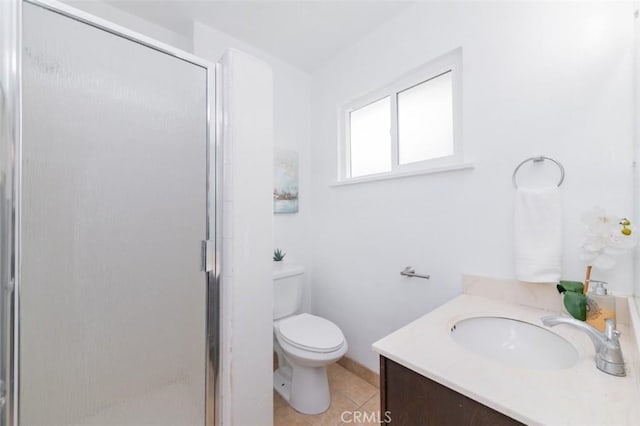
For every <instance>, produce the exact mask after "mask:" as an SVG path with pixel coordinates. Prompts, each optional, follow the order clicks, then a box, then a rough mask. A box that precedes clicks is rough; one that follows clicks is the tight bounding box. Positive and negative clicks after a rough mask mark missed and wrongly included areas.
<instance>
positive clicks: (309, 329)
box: [276, 313, 345, 353]
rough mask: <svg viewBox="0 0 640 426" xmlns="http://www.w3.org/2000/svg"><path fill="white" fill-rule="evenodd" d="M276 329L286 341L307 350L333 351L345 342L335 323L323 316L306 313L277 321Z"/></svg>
mask: <svg viewBox="0 0 640 426" xmlns="http://www.w3.org/2000/svg"><path fill="white" fill-rule="evenodd" d="M276 330H277V332H278V335H279V337H280V338H281V339H282V340H284V341H285V342H286V343H288V344H289V345H291V346H293V347H296V348H299V349H303V350H306V351H309V352H319V353H329V352H334V351H336V350H338V349H340V348H341V347H342V346H343V345H344V343H345V339H344V335H343V334H342V331H341V330H340V328H338V326H337V325H335V324H334V323H332V322H331V321H329V320H327V319H325V318H321V317H317V316H315V315H311V314H306V313H305V314H300V315H294V316H292V317H288V318H285V319H283V320H281V321H278V323H277V324H276Z"/></svg>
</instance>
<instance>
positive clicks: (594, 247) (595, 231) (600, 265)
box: [580, 207, 638, 270]
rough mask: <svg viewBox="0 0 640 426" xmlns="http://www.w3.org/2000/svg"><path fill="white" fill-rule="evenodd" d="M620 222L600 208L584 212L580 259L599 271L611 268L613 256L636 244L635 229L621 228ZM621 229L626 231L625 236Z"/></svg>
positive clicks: (614, 262) (613, 260)
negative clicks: (583, 231) (583, 232)
mask: <svg viewBox="0 0 640 426" xmlns="http://www.w3.org/2000/svg"><path fill="white" fill-rule="evenodd" d="M622 220H623V219H622V218H618V217H615V216H610V215H607V214H606V212H605V211H604V209H602V208H600V207H594V208H593V209H591V210H588V211H586V212H584V213H583V214H582V223H583V224H584V226H585V238H584V240H583V242H582V253H581V255H580V259H581V260H583V261H585V262H587V263H588V264H589V265H592V266H593V267H594V268H597V269H600V270H607V269H611V268H613V266H614V265H615V264H616V260H615V256H620V255H622V254H624V253H626V252H628V251H629V250H631V249H632V248H633V247H635V245H636V244H637V243H638V238H637V236H636V233H635V232H634V231H635V228H634V227H632V226H631V225H624V226H623V225H622ZM623 229H627V233H626V234H625V233H623ZM629 231H630V232H629Z"/></svg>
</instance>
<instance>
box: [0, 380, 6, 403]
mask: <svg viewBox="0 0 640 426" xmlns="http://www.w3.org/2000/svg"><path fill="white" fill-rule="evenodd" d="M6 403H7V387H6V386H5V384H4V380H0V408H4V406H5V404H6Z"/></svg>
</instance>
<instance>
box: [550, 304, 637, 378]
mask: <svg viewBox="0 0 640 426" xmlns="http://www.w3.org/2000/svg"><path fill="white" fill-rule="evenodd" d="M540 320H541V321H542V323H543V324H544V325H546V326H547V327H553V326H554V325H558V324H567V325H571V326H573V327H576V328H577V329H579V330H582V331H584V332H585V333H587V335H588V336H589V337H590V338H591V341H592V342H593V346H595V348H596V367H598V370H600V371H604V372H605V373H607V374H611V375H614V376H625V375H626V373H625V371H624V359H623V357H622V349H621V348H620V341H619V340H618V336H620V332H619V331H618V330H616V329H615V328H616V320H614V319H611V318H607V319H606V320H605V326H604V333H601V332H600V331H598V330H597V329H595V328H594V327H592V326H591V325H589V324H587V323H586V322H584V321H578V320H577V319H574V318H569V317H565V316H560V315H551V316H547V317H542V318H540Z"/></svg>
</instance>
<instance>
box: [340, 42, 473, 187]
mask: <svg viewBox="0 0 640 426" xmlns="http://www.w3.org/2000/svg"><path fill="white" fill-rule="evenodd" d="M460 60H461V51H460V49H457V50H455V51H454V52H451V53H449V54H447V55H444V56H442V57H441V58H439V59H437V60H435V61H433V62H430V63H428V64H426V65H424V66H423V67H421V68H420V69H418V70H416V71H414V72H412V73H411V74H410V75H408V76H405V77H403V78H402V79H400V80H398V81H396V82H395V83H393V84H391V85H389V86H387V87H386V88H384V89H381V90H378V91H376V92H374V93H372V94H370V95H368V96H366V97H363V98H361V99H359V100H357V101H355V102H353V103H351V104H349V105H347V106H346V107H345V108H343V109H342V114H341V120H342V125H341V128H342V133H341V134H342V137H341V141H340V148H341V154H342V155H341V167H340V171H341V173H340V176H339V181H342V182H349V181H353V180H357V181H362V180H371V179H369V178H387V177H397V176H405V175H408V174H419V173H430V172H433V171H441V170H453V169H460V168H468V167H470V165H468V164H467V165H465V164H464V163H462V152H461V151H462V146H461V141H460V132H459V126H460V117H459V111H460V105H459V103H460V84H459V81H460V75H459V72H460V71H459V64H460Z"/></svg>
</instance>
